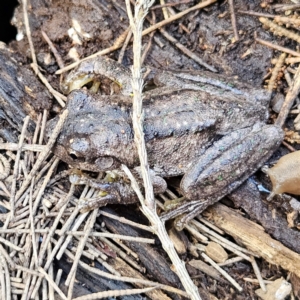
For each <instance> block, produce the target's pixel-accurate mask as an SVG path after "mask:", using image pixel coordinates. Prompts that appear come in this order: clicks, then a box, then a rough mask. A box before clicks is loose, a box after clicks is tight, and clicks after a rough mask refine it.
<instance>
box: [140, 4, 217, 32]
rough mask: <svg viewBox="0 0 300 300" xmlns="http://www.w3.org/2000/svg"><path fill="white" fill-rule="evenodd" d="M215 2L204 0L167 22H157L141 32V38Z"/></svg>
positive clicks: (171, 17)
mask: <svg viewBox="0 0 300 300" xmlns="http://www.w3.org/2000/svg"><path fill="white" fill-rule="evenodd" d="M216 1H217V0H206V1H203V2H199V3H198V4H197V5H195V6H192V7H190V8H188V9H186V10H184V11H182V12H180V13H178V14H176V15H173V16H170V17H169V18H168V19H167V20H163V21H161V22H158V23H156V24H155V25H153V26H150V27H149V28H147V29H145V30H143V32H142V35H143V36H144V35H147V34H149V33H150V32H152V31H154V30H156V29H159V28H161V27H163V26H165V25H167V24H169V23H171V22H173V21H175V20H178V19H180V18H182V17H183V16H185V15H186V14H188V13H190V12H192V11H195V10H198V9H201V8H204V7H206V6H209V5H211V4H213V3H215V2H216Z"/></svg>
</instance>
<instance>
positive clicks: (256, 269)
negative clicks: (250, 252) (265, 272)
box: [251, 256, 267, 293]
mask: <svg viewBox="0 0 300 300" xmlns="http://www.w3.org/2000/svg"><path fill="white" fill-rule="evenodd" d="M251 264H252V268H253V271H254V273H255V275H256V278H257V280H258V282H259V285H260V288H261V289H262V291H263V292H265V293H266V292H267V288H266V285H265V283H264V281H263V279H262V276H261V273H260V271H259V268H258V265H257V263H256V260H255V258H254V257H253V256H251Z"/></svg>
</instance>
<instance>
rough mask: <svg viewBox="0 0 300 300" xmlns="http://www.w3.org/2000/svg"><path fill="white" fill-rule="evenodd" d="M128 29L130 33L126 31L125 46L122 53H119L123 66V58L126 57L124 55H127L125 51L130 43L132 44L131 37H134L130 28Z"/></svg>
mask: <svg viewBox="0 0 300 300" xmlns="http://www.w3.org/2000/svg"><path fill="white" fill-rule="evenodd" d="M128 28H129V30H128V32H127V31H126V33H127V36H126V39H125V41H124V44H123V46H122V48H121V50H120V53H119V58H118V62H119V63H120V64H121V63H122V61H123V57H124V54H125V50H126V48H127V46H128V44H129V42H130V40H131V37H132V31H131V30H130V27H128Z"/></svg>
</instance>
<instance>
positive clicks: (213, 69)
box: [159, 28, 217, 72]
mask: <svg viewBox="0 0 300 300" xmlns="http://www.w3.org/2000/svg"><path fill="white" fill-rule="evenodd" d="M159 31H160V33H161V34H162V35H163V36H164V37H165V38H166V39H167V40H168V41H169V42H171V43H172V44H173V45H174V46H176V47H177V48H178V49H179V50H181V51H182V52H183V53H184V54H185V55H187V56H188V57H190V58H192V59H193V60H194V61H196V62H197V63H198V64H199V65H201V66H203V67H205V68H206V69H208V70H210V71H211V72H217V69H215V68H214V67H213V66H211V65H209V64H207V63H206V62H204V61H203V60H202V59H201V58H200V57H198V56H197V55H195V54H194V53H193V52H192V51H191V50H189V49H188V48H186V47H185V46H183V45H182V44H181V43H179V42H178V41H177V40H176V39H175V38H174V37H172V36H171V35H170V34H169V33H167V31H165V30H164V29H163V28H161V29H159Z"/></svg>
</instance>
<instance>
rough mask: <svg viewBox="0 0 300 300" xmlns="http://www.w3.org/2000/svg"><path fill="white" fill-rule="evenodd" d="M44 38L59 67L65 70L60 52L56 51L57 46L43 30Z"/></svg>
mask: <svg viewBox="0 0 300 300" xmlns="http://www.w3.org/2000/svg"><path fill="white" fill-rule="evenodd" d="M42 36H43V38H44V40H45V41H46V42H47V44H48V45H49V48H50V49H51V51H52V53H53V55H54V57H55V59H56V62H57V64H58V66H59V67H60V68H63V67H64V62H63V60H62V58H61V56H60V54H59V53H58V51H57V50H56V48H55V46H54V45H53V43H52V42H51V40H50V39H49V37H48V35H47V34H46V32H44V31H43V30H42Z"/></svg>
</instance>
